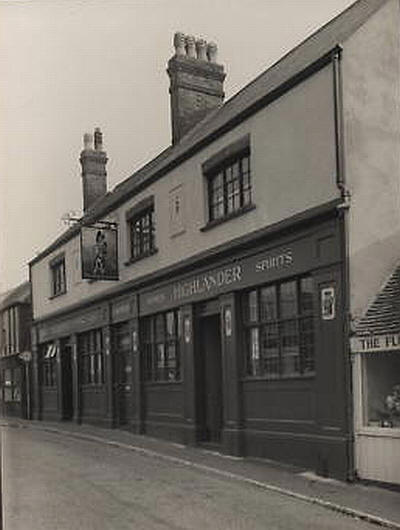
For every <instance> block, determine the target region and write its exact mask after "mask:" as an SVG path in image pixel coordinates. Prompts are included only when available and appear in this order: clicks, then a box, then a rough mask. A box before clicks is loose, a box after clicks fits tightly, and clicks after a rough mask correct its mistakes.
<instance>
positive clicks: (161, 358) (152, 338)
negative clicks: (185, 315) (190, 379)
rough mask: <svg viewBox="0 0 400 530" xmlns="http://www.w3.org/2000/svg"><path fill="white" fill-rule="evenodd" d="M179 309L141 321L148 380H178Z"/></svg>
mask: <svg viewBox="0 0 400 530" xmlns="http://www.w3.org/2000/svg"><path fill="white" fill-rule="evenodd" d="M180 330H181V318H180V312H179V311H176V310H175V311H168V312H167V313H159V314H158V315H155V316H151V317H147V318H145V319H144V320H143V322H142V343H143V354H144V365H145V374H146V379H147V380H148V381H179V380H180V379H181V366H180V354H179V339H180V333H181V331H180Z"/></svg>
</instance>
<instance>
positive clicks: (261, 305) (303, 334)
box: [242, 277, 315, 379]
mask: <svg viewBox="0 0 400 530" xmlns="http://www.w3.org/2000/svg"><path fill="white" fill-rule="evenodd" d="M314 299H315V293H314V283H313V280H312V278H311V277H305V278H298V279H295V280H291V281H287V282H281V283H279V284H273V285H268V286H264V287H261V288H258V289H254V290H252V291H250V292H248V293H245V295H244V297H243V302H242V305H243V319H244V326H245V330H246V331H245V339H246V352H247V360H246V375H247V376H250V377H257V376H258V377H266V378H269V379H277V378H283V377H296V376H306V375H310V374H313V372H314V369H315V352H314Z"/></svg>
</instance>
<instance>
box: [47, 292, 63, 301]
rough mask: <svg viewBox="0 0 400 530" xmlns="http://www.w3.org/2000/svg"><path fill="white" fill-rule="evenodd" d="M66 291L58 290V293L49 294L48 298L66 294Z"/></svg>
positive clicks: (51, 298)
mask: <svg viewBox="0 0 400 530" xmlns="http://www.w3.org/2000/svg"><path fill="white" fill-rule="evenodd" d="M66 293H67V290H65V291H60V292H59V293H56V294H52V295H51V296H49V300H53V299H54V298H58V297H59V296H62V295H63V294H66Z"/></svg>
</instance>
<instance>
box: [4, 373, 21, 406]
mask: <svg viewBox="0 0 400 530" xmlns="http://www.w3.org/2000/svg"><path fill="white" fill-rule="evenodd" d="M3 401H4V402H7V403H9V402H16V403H19V402H20V401H21V370H20V369H19V368H6V369H5V370H3Z"/></svg>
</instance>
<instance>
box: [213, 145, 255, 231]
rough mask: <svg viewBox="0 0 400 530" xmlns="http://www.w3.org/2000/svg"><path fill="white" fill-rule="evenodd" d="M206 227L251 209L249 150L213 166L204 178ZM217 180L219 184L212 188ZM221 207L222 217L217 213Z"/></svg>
mask: <svg viewBox="0 0 400 530" xmlns="http://www.w3.org/2000/svg"><path fill="white" fill-rule="evenodd" d="M206 178H207V208H208V225H215V224H218V223H220V222H223V221H226V220H228V219H231V218H233V217H236V216H237V215H240V214H242V213H244V212H245V211H247V210H248V209H250V208H252V207H254V204H253V202H252V185H251V163H250V149H249V148H248V147H247V148H246V149H244V150H242V151H241V152H239V153H236V154H235V155H233V156H231V157H230V158H228V159H226V160H224V161H223V162H221V163H220V164H218V165H216V166H215V167H214V168H213V169H212V170H210V171H209V172H208V173H207V174H206ZM217 179H220V180H221V183H220V185H219V186H216V185H215V184H216V182H217ZM220 207H222V213H221V214H218V213H217V212H218V209H219V208H220Z"/></svg>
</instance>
